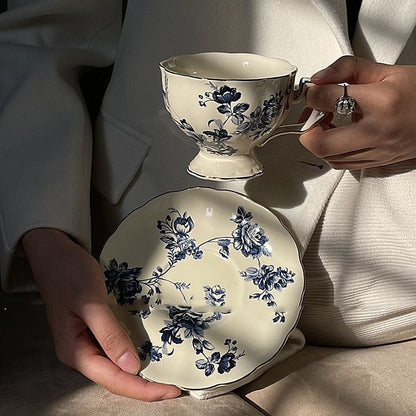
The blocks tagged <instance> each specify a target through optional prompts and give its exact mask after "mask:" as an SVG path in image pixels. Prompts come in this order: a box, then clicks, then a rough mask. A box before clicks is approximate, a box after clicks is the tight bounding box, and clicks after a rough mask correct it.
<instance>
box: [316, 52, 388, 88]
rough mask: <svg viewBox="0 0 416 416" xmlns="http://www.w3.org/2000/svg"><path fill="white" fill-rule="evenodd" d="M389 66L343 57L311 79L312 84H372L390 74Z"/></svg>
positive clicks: (352, 57)
mask: <svg viewBox="0 0 416 416" xmlns="http://www.w3.org/2000/svg"><path fill="white" fill-rule="evenodd" d="M391 68H392V67H391V65H385V64H379V63H374V62H371V61H368V60H367V59H362V58H357V57H354V56H343V57H341V58H339V59H338V60H336V61H335V62H334V63H333V64H331V65H330V66H328V67H327V68H325V69H323V70H321V71H319V72H317V73H316V74H314V75H313V76H312V77H311V81H312V82H313V83H314V84H318V85H322V84H339V83H341V82H348V83H349V84H372V83H376V82H381V81H383V79H385V78H386V76H387V75H388V74H389V73H390V72H391Z"/></svg>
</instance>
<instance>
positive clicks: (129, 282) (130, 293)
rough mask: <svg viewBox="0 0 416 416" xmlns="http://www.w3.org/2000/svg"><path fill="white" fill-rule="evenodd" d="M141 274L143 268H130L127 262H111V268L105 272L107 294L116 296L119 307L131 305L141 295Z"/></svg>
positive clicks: (113, 260)
mask: <svg viewBox="0 0 416 416" xmlns="http://www.w3.org/2000/svg"><path fill="white" fill-rule="evenodd" d="M141 272H142V268H141V267H133V268H129V267H128V264H127V263H126V262H122V263H120V264H118V262H117V260H115V259H112V260H111V261H110V263H109V268H108V269H107V270H105V271H104V276H105V277H106V282H105V284H106V287H107V292H108V293H113V294H114V296H115V298H116V299H117V302H118V304H119V305H131V304H132V303H133V302H134V300H135V299H136V295H137V294H139V293H141V291H142V285H141V284H140V281H139V280H138V278H139V276H140V274H141Z"/></svg>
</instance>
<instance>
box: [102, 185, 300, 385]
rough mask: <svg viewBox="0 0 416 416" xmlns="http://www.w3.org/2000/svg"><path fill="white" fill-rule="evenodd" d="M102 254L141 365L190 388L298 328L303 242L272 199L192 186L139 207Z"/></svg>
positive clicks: (218, 380)
mask: <svg viewBox="0 0 416 416" xmlns="http://www.w3.org/2000/svg"><path fill="white" fill-rule="evenodd" d="M100 264H101V266H102V268H103V271H104V275H105V279H106V280H105V283H106V286H107V290H108V293H109V295H110V296H114V297H115V298H116V300H117V306H116V307H114V313H115V315H116V317H117V318H118V320H119V321H120V322H121V323H122V325H123V326H124V327H125V328H126V330H127V332H128V333H129V335H130V336H131V338H132V340H133V343H134V345H135V346H136V347H137V349H138V353H139V357H140V359H141V361H142V370H141V372H140V375H141V376H142V377H144V378H146V379H148V380H151V381H156V382H160V383H167V384H174V385H176V386H178V387H180V388H181V389H183V390H199V389H210V388H213V387H217V386H220V385H226V384H229V383H233V382H236V381H238V380H241V379H243V378H244V377H246V376H248V375H249V374H251V373H252V372H253V371H255V370H256V369H258V368H260V367H261V366H263V365H265V364H267V363H268V362H269V361H270V360H271V359H273V358H274V357H275V356H276V354H277V353H278V352H279V351H280V349H281V348H282V347H283V346H284V344H285V342H286V340H287V338H288V336H289V334H290V332H291V331H292V330H293V329H294V328H295V326H296V323H297V321H298V318H299V314H300V311H301V301H302V296H303V291H304V276H303V269H302V265H301V262H300V259H299V253H298V249H297V247H296V244H295V242H294V240H293V238H292V236H291V235H290V234H289V232H288V231H287V230H286V228H285V227H284V226H283V225H282V224H281V222H280V221H279V219H278V218H277V217H276V215H275V214H273V213H272V212H271V211H269V210H268V209H266V208H264V207H262V206H261V205H259V204H257V203H255V202H253V201H252V200H250V199H249V198H247V197H245V196H243V195H240V194H238V193H235V192H231V191H226V190H214V189H211V188H191V189H187V190H184V191H178V192H170V193H166V194H163V195H160V196H158V197H156V198H154V199H152V200H151V201H149V202H148V203H147V204H146V205H144V206H143V207H141V208H139V209H137V210H135V211H133V212H132V213H131V214H130V215H129V216H127V218H126V219H125V220H124V221H123V222H122V223H121V224H120V226H119V227H118V229H117V230H116V231H115V233H114V234H113V235H112V236H111V237H110V238H109V240H108V241H107V243H106V244H105V246H104V249H103V251H102V254H101V258H100Z"/></svg>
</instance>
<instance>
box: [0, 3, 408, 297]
mask: <svg viewBox="0 0 416 416" xmlns="http://www.w3.org/2000/svg"><path fill="white" fill-rule="evenodd" d="M119 3H120V2H119V1H116V0H89V1H88V2H85V1H82V0H59V1H55V0H43V1H36V0H26V1H23V0H9V8H10V10H9V11H8V12H6V13H3V14H2V15H0V61H1V66H0V71H1V78H0V111H1V112H0V158H1V162H0V198H1V199H0V216H1V217H0V231H1V233H0V255H1V278H2V285H3V287H4V288H5V289H8V290H11V289H27V288H28V287H30V285H29V283H28V282H27V281H26V279H25V278H24V276H26V274H25V273H23V270H26V267H27V264H26V262H25V259H24V256H23V255H22V253H21V251H20V248H19V241H20V239H21V237H22V235H23V234H24V233H25V232H26V231H28V230H30V229H32V228H35V227H56V228H59V229H61V230H63V231H65V232H67V233H69V234H71V235H72V236H73V237H74V238H75V239H77V240H78V241H79V242H80V243H81V244H83V245H84V246H85V247H87V248H89V247H90V239H91V236H90V216H89V215H90V205H89V204H90V199H89V187H90V171H91V163H92V160H93V163H92V176H93V184H94V186H95V188H96V189H97V190H98V191H99V192H100V193H101V194H102V195H103V197H104V199H105V201H107V202H104V205H105V206H106V209H107V213H108V216H107V218H108V224H107V226H108V230H110V231H111V229H112V228H113V227H114V225H115V224H116V223H117V222H118V221H120V220H121V219H122V218H123V217H124V216H125V215H126V214H127V213H128V212H129V211H131V210H132V209H134V208H136V207H137V206H140V205H142V204H143V203H145V202H146V201H147V200H148V199H150V198H152V197H154V196H156V195H158V194H160V193H162V192H165V191H168V190H174V189H181V188H185V187H187V186H193V185H203V186H221V187H224V186H227V187H230V188H231V189H236V190H238V191H240V192H243V193H246V194H247V195H249V196H250V197H252V198H253V199H255V200H256V201H258V202H260V203H262V204H264V205H266V206H268V207H269V208H271V209H273V210H275V211H277V212H278V213H279V215H281V216H282V218H284V220H285V221H286V223H287V225H289V226H290V227H291V228H292V230H293V232H294V234H295V236H296V238H297V240H298V243H299V246H300V248H301V251H302V252H303V251H304V249H305V247H306V246H307V243H308V241H309V238H310V235H311V233H312V232H313V229H314V227H315V225H316V223H317V221H318V219H319V217H320V216H321V214H322V211H323V209H324V207H325V204H326V202H327V201H328V198H329V196H330V195H331V193H332V192H333V190H334V189H335V187H336V186H337V183H338V182H339V180H340V178H341V176H342V172H339V171H334V170H332V169H328V168H326V167H323V168H322V169H321V168H319V166H320V165H321V161H319V160H318V159H317V158H315V157H314V156H313V155H311V154H310V153H309V152H308V151H306V150H305V149H304V148H303V147H302V146H300V145H299V143H298V141H297V140H296V139H294V138H293V137H287V138H283V139H281V140H280V141H276V142H273V143H270V145H267V146H266V148H265V149H263V150H262V151H261V152H260V157H261V158H262V159H263V162H264V164H265V167H266V173H265V174H264V175H263V176H262V177H261V178H259V179H258V180H257V182H254V181H252V182H250V181H248V182H239V183H235V184H228V185H224V184H212V183H209V182H201V181H198V180H196V179H194V178H191V177H190V176H189V175H187V174H186V164H187V162H188V161H189V160H190V158H191V157H192V155H193V154H194V152H195V148H194V147H193V146H192V145H190V144H189V143H188V142H187V140H183V138H182V136H181V133H180V132H178V131H176V130H175V126H173V124H172V123H171V122H170V121H169V119H168V117H167V114H166V112H165V110H164V109H163V102H162V100H161V93H160V81H159V73H158V68H157V64H158V62H159V61H160V60H161V59H163V58H166V57H167V56H170V55H175V54H179V53H191V52H199V51H202V50H226V51H250V52H255V53H261V54H265V55H270V56H278V57H283V58H286V59H288V60H289V61H291V62H292V63H293V64H295V65H296V66H298V68H299V75H300V76H306V75H311V74H313V73H314V72H315V71H317V70H319V69H321V68H323V67H325V66H327V65H328V64H330V63H331V62H332V61H334V60H335V59H336V58H338V57H339V56H341V55H345V54H353V53H354V52H356V53H358V54H360V55H362V56H366V57H369V58H371V59H375V60H378V61H382V62H387V63H394V62H396V61H397V60H398V59H403V60H405V59H406V60H407V62H408V63H412V64H416V61H415V49H414V45H415V43H414V42H415V41H414V33H413V35H412V32H413V31H414V27H415V24H416V3H415V2H414V1H412V0H405V1H402V2H401V4H400V7H397V5H396V6H395V5H394V4H393V2H391V1H390V0H363V5H362V9H361V12H360V16H359V22H358V27H357V32H356V37H355V39H354V48H352V47H351V45H350V43H349V40H348V36H347V24H346V23H347V22H346V8H345V4H344V1H343V0H293V1H290V2H288V1H285V0H258V1H257V2H256V1H254V2H253V1H248V0H247V1H246V0H229V1H226V2H225V1H219V0H176V1H172V0H153V1H140V0H130V2H129V5H128V8H127V13H126V17H125V22H124V26H123V31H122V34H121V38H120V40H119V39H118V37H119V28H120V19H121V16H120V10H119ZM55 17H56V18H55ZM375 23H376V24H375ZM380 27H383V30H381V31H380V30H379V28H380ZM411 35H412V36H411ZM114 59H115V66H114V73H113V77H112V80H111V82H110V85H109V86H108V89H107V92H106V95H105V98H104V101H103V106H102V109H101V113H100V115H99V118H98V121H97V124H96V130H95V132H94V135H93V133H92V129H91V124H90V121H89V118H88V115H87V113H86V109H85V105H84V104H83V100H82V93H81V91H80V88H79V86H78V83H77V75H78V74H79V71H80V68H84V67H85V66H106V65H108V64H110V63H111V62H112V61H113V60H114ZM295 116H296V114H293V117H295ZM173 155H174V156H173ZM305 162H306V163H305ZM313 164H315V165H318V168H317V167H316V166H315V167H314V166H313ZM28 285H29V286H28Z"/></svg>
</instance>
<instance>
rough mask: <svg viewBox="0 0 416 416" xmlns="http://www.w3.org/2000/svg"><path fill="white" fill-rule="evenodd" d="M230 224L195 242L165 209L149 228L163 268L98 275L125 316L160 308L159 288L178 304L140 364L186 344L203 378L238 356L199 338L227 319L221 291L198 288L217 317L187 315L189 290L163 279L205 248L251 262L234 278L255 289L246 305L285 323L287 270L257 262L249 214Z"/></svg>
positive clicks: (259, 245)
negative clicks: (171, 292)
mask: <svg viewBox="0 0 416 416" xmlns="http://www.w3.org/2000/svg"><path fill="white" fill-rule="evenodd" d="M218 94H221V95H218V97H217V99H218V100H223V101H224V102H227V100H232V99H235V98H236V97H237V96H238V95H237V92H235V91H226V90H222V91H219V92H218ZM230 221H231V222H232V223H233V224H234V229H233V231H232V232H231V233H230V235H226V236H217V237H213V238H210V239H208V240H206V241H203V242H197V241H196V240H195V239H194V238H193V237H192V236H191V234H192V231H193V230H194V228H195V223H194V221H193V219H192V217H191V215H189V214H188V213H187V212H186V211H185V212H182V213H181V212H180V211H178V210H177V209H175V208H169V210H168V213H167V215H166V217H165V218H164V219H160V220H157V222H156V225H155V226H156V228H157V230H158V231H159V233H160V235H161V236H160V240H161V241H162V242H163V244H164V248H165V250H166V257H167V265H166V266H165V267H164V268H163V267H162V266H157V267H156V268H155V270H153V272H151V274H150V276H144V275H143V268H142V267H130V266H129V265H128V263H127V262H125V261H121V262H120V261H118V260H117V259H112V260H110V261H109V263H108V265H107V267H106V270H105V271H104V275H105V278H106V281H105V283H106V287H107V291H108V293H112V294H113V295H114V296H115V298H116V300H117V302H118V304H119V305H127V306H128V312H129V313H130V314H131V315H138V316H140V317H141V318H142V319H147V318H148V317H149V316H150V315H151V312H152V308H154V307H156V306H157V305H161V304H162V300H161V296H160V295H161V294H162V289H163V286H162V283H163V284H164V285H171V286H173V288H174V289H175V290H177V291H178V292H179V293H180V295H181V297H182V299H183V302H184V304H183V305H182V306H172V305H164V306H165V307H166V308H167V309H168V313H169V319H168V320H165V321H164V326H163V328H161V329H160V331H159V332H160V334H161V335H160V345H153V344H152V343H151V342H150V340H148V341H146V342H145V343H144V344H143V345H142V346H141V351H140V357H141V359H143V360H144V359H147V358H149V359H150V361H160V360H161V359H162V358H163V356H166V355H172V354H173V353H174V346H175V345H179V344H182V343H183V342H184V340H189V341H190V342H191V344H192V347H193V350H194V352H195V354H196V355H200V356H201V358H199V359H198V360H196V361H195V366H196V367H197V368H198V369H201V370H204V374H205V375H206V376H209V375H211V374H213V373H214V372H215V369H216V370H217V372H218V373H219V374H223V373H228V372H229V371H231V370H232V369H233V368H234V367H235V366H236V365H237V361H238V360H239V359H240V358H241V357H243V356H244V351H243V352H238V349H239V347H237V343H238V341H237V340H231V339H229V338H226V339H225V341H224V345H225V347H226V349H224V348H222V350H220V349H219V348H216V347H215V346H214V345H213V344H212V343H211V342H210V341H208V340H207V339H206V336H205V335H206V332H207V331H208V330H209V329H210V327H211V325H213V324H214V323H215V322H216V321H219V320H221V319H222V317H223V315H225V314H228V313H231V311H230V310H227V309H226V308H225V306H226V295H227V291H226V288H225V287H222V286H221V285H220V284H214V285H212V286H210V285H204V286H203V299H204V300H205V302H206V304H207V305H209V306H211V307H216V308H218V307H219V308H222V309H221V312H219V311H217V309H215V310H216V311H215V312H212V313H211V314H209V313H207V312H201V311H198V310H193V309H192V306H191V301H192V300H193V296H190V297H189V296H187V295H186V294H187V293H188V291H189V290H190V288H191V284H190V283H186V282H180V281H172V280H169V279H168V278H167V275H168V273H169V271H170V270H172V268H174V267H175V266H176V265H177V264H178V263H179V262H182V261H183V260H185V259H189V260H191V261H198V260H200V259H202V258H203V256H204V247H205V246H206V245H208V244H211V245H212V244H215V245H216V246H217V248H218V253H219V255H220V256H221V257H222V258H223V259H225V260H227V259H229V257H230V255H231V250H233V251H234V252H235V253H237V254H241V255H242V256H244V257H245V258H247V259H252V261H253V262H254V265H253V266H250V267H248V268H246V269H245V270H241V271H240V272H239V274H240V276H241V278H243V279H244V280H245V281H247V282H251V283H252V284H253V285H254V286H255V287H256V288H257V291H255V292H254V293H252V294H250V295H249V299H252V300H260V301H263V302H265V303H266V305H267V307H269V308H272V310H273V312H274V316H273V317H272V319H271V320H272V322H273V323H279V322H280V323H283V322H285V319H286V317H285V312H284V311H281V310H278V305H277V303H276V299H275V296H274V294H275V293H276V292H281V291H282V290H284V289H285V288H286V287H287V286H288V285H289V284H291V283H294V281H295V280H294V278H295V273H294V272H292V271H291V270H289V269H288V268H287V267H282V266H277V267H276V266H275V265H273V264H267V262H266V263H264V262H262V259H263V257H270V256H271V255H272V247H271V244H270V242H269V238H268V237H267V235H266V232H265V230H264V229H263V228H262V227H261V226H260V225H259V224H258V223H257V222H255V221H254V218H253V215H252V213H251V212H249V211H246V210H245V208H244V207H243V206H238V207H237V210H236V213H235V214H233V215H232V216H231V218H230ZM193 295H195V293H194V294H193ZM136 301H141V302H138V303H137V302H136ZM143 304H144V305H145V308H143Z"/></svg>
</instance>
